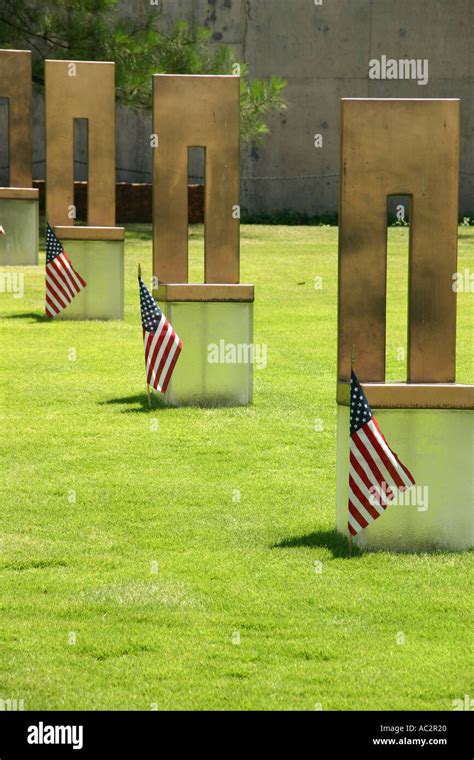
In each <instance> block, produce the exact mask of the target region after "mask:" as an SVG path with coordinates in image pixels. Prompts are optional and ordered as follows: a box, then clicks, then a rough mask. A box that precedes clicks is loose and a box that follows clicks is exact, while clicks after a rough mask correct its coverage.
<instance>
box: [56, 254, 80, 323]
mask: <svg viewBox="0 0 474 760" xmlns="http://www.w3.org/2000/svg"><path fill="white" fill-rule="evenodd" d="M85 287H86V283H85V281H84V280H83V279H82V277H81V275H80V274H78V273H77V272H76V270H75V269H74V267H73V266H72V264H71V262H70V261H69V259H68V256H67V254H66V253H65V252H63V253H60V254H58V255H57V256H55V257H54V259H53V260H52V261H50V262H49V263H47V264H46V314H47V316H48V317H56V316H57V315H58V314H59V312H61V311H63V309H65V308H66V306H68V304H70V303H71V301H72V300H73V298H74V297H75V296H77V294H78V293H80V291H81V290H83V289H84V288H85Z"/></svg>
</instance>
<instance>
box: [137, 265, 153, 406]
mask: <svg viewBox="0 0 474 760" xmlns="http://www.w3.org/2000/svg"><path fill="white" fill-rule="evenodd" d="M141 276H142V268H141V266H140V264H139V265H138V279H139V280H140V279H141ZM146 396H147V399H148V409H151V396H150V386H149V384H148V383H147V384H146Z"/></svg>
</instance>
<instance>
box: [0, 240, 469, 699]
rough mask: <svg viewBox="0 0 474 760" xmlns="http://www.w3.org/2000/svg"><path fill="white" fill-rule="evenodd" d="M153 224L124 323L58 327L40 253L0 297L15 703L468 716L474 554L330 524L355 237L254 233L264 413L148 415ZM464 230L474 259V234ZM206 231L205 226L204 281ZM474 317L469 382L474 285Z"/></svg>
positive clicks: (393, 332)
mask: <svg viewBox="0 0 474 760" xmlns="http://www.w3.org/2000/svg"><path fill="white" fill-rule="evenodd" d="M150 232H151V231H150V228H149V227H148V226H144V225H143V226H134V227H130V228H129V229H128V231H127V244H126V309H125V320H124V321H123V322H109V323H100V322H84V323H78V322H76V323H73V322H69V323H68V322H45V321H43V320H42V319H41V315H42V313H43V309H44V270H43V264H44V253H42V256H41V266H40V267H38V268H33V267H31V268H25V269H24V272H25V296H24V298H22V299H20V298H18V299H15V298H13V297H12V294H11V293H0V306H1V316H2V320H1V337H2V341H1V345H2V355H1V365H2V373H1V374H2V396H1V398H2V413H3V414H2V418H3V419H2V437H1V443H2V455H3V465H2V475H3V477H2V479H1V489H2V511H1V516H2V517H1V532H0V540H1V556H0V582H1V594H0V602H1V629H0V652H1V654H0V699H8V698H17V699H23V700H24V702H25V709H27V710H36V709H71V710H73V709H114V710H117V709H133V710H143V709H144V710H149V709H160V710H161V709H163V710H167V709H185V710H188V709H264V710H272V709H292V710H293V709H302V710H314V709H317V706H318V705H321V706H322V708H323V709H325V710H345V709H364V710H369V709H372V710H391V709H401V710H408V709H429V708H431V709H439V710H450V709H451V703H452V700H453V699H456V698H463V695H464V694H466V693H467V694H471V696H472V694H473V691H472V688H473V687H472V683H470V682H469V666H468V662H467V658H468V651H469V649H470V643H471V638H470V630H469V619H470V614H471V611H472V596H471V592H472V586H471V587H470V581H471V580H472V574H471V570H472V555H469V554H467V553H466V554H451V553H439V554H435V555H426V554H418V555H413V554H411V555H410V554H406V555H397V554H388V553H377V554H365V555H355V556H352V557H349V556H348V553H347V548H346V542H345V539H340V538H338V536H337V535H336V534H335V532H334V525H335V459H336V448H335V421H336V403H335V391H336V292H337V279H336V273H337V230H336V229H335V228H318V227H250V226H243V227H242V282H253V283H255V285H256V302H255V342H257V343H266V344H267V346H268V357H267V368H266V369H265V370H261V371H256V372H255V397H254V404H253V406H251V407H249V408H230V409H229V408H227V409H196V408H194V409H192V408H183V409H173V410H170V409H164V408H162V407H160V405H159V401H158V400H157V401H156V402H155V408H154V409H152V410H151V411H149V410H148V408H147V405H146V395H145V384H144V383H145V373H144V363H143V347H142V339H141V326H140V316H139V302H138V290H137V281H136V272H137V263H138V262H139V261H140V262H141V264H142V267H143V273H144V278H145V279H146V280H147V281H149V279H150V276H151V234H150ZM459 233H460V263H459V269H460V270H462V269H464V268H466V267H469V268H470V270H471V272H474V229H473V228H460V229H459ZM407 234H408V233H407V230H406V229H397V228H394V229H390V231H389V240H390V266H389V270H390V271H389V295H390V303H389V320H390V322H391V327H390V331H389V343H388V348H387V361H388V377H389V378H390V379H404V377H405V373H406V366H405V363H404V361H403V360H402V361H400V355H399V354H398V355H397V351H398V349H399V348H400V347H402V346H404V344H405V337H404V336H405V331H406V276H405V272H406V249H407V239H408V238H407ZM201 243H202V230H201V229H199V228H197V229H196V230H194V231H193V233H192V244H191V264H192V272H193V273H194V275H197V274H198V273H199V271H202V261H201V260H200V250H201ZM317 277H322V288H321V289H318V288H315V278H317ZM317 284H319V281H317ZM458 331H459V336H458V380H459V381H460V382H474V362H473V335H474V293H471V294H466V293H465V294H460V295H459V300H458ZM70 349H75V352H76V360H75V361H71V360H70V358H69V355H70ZM441 349H442V347H440V350H441ZM183 350H186V348H185V347H184V349H183ZM318 418H321V419H322V420H323V425H324V430H323V431H322V432H316V430H315V420H316V419H318ZM155 428H157V429H155ZM466 477H470V473H466ZM237 492H239V493H240V500H239V499H238V495H237ZM74 493H75V501H74ZM317 561H321V562H322V573H318V572H316V569H317V567H316V566H315V562H317ZM156 570H157V572H156ZM399 633H403V634H404V636H405V643H404V644H403V645H400V644H397V635H398V634H399ZM239 637H240V643H239ZM74 641H75V643H74Z"/></svg>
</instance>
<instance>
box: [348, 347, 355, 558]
mask: <svg viewBox="0 0 474 760" xmlns="http://www.w3.org/2000/svg"><path fill="white" fill-rule="evenodd" d="M354 365H355V343H353V344H352V352H351V375H352V370H353V369H354ZM349 393H350V390H349ZM349 399H350V397H349ZM350 408H351V407H350V400H349V415H350ZM348 533H349V557H352V533H351V532H350V530H349V529H348Z"/></svg>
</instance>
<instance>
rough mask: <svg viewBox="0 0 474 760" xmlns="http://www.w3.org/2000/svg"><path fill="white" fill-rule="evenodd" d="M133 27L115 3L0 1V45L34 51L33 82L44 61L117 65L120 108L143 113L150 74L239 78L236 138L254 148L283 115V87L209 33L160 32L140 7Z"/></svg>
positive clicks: (180, 27)
mask: <svg viewBox="0 0 474 760" xmlns="http://www.w3.org/2000/svg"><path fill="white" fill-rule="evenodd" d="M140 16H141V17H140V20H139V21H135V20H132V19H130V18H128V17H124V16H121V15H119V12H118V0H45V1H44V2H42V3H40V4H38V5H37V6H32V5H31V3H30V2H29V0H3V10H0V47H4V48H5V47H6V48H8V47H19V48H25V47H26V48H29V49H31V50H32V52H33V81H34V82H35V83H36V85H37V86H38V87H39V88H42V87H43V85H44V60H45V58H55V59H63V60H86V61H87V60H89V61H94V60H105V61H115V64H116V87H117V97H118V99H119V100H120V101H121V102H122V103H123V104H125V105H127V106H130V107H132V108H135V109H144V110H149V109H150V106H151V77H152V75H153V74H236V73H240V75H241V135H242V139H243V140H244V141H245V142H254V143H255V142H260V141H261V140H262V139H263V137H264V136H265V135H266V134H267V133H268V131H269V130H268V127H267V124H266V121H265V117H266V116H267V115H268V114H269V113H271V112H274V111H281V110H284V109H285V107H286V105H285V101H284V98H283V90H284V88H285V86H286V82H285V81H284V80H282V79H280V78H278V77H271V78H270V79H254V80H253V81H250V80H249V76H248V70H247V67H246V66H245V65H244V64H239V63H238V62H237V61H236V60H235V58H234V55H233V52H232V50H231V49H230V48H229V47H227V46H226V45H218V46H216V45H211V44H209V37H210V32H209V30H208V29H206V28H205V27H203V26H197V27H196V28H194V27H192V26H191V25H190V24H189V23H188V22H187V21H183V20H181V21H178V22H177V23H176V25H175V27H174V28H173V29H171V30H170V31H166V32H164V31H162V30H161V28H160V20H161V19H160V16H161V14H160V11H159V10H158V9H157V8H156V7H154V6H148V5H145V7H144V9H142V11H141V14H140Z"/></svg>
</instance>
